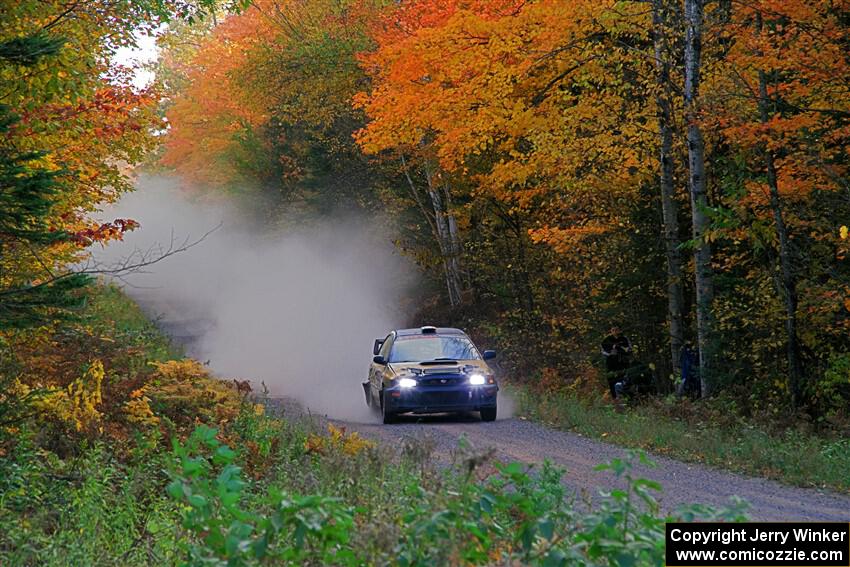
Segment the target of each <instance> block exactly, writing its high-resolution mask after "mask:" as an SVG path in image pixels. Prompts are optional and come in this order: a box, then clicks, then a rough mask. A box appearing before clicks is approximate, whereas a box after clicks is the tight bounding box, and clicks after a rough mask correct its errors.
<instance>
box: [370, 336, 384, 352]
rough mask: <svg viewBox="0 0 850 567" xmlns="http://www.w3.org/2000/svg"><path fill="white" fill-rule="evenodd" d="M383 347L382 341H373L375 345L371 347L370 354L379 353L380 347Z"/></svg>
mask: <svg viewBox="0 0 850 567" xmlns="http://www.w3.org/2000/svg"><path fill="white" fill-rule="evenodd" d="M382 346H384V339H375V344H374V345H372V354H378V353H379V352H381V347H382Z"/></svg>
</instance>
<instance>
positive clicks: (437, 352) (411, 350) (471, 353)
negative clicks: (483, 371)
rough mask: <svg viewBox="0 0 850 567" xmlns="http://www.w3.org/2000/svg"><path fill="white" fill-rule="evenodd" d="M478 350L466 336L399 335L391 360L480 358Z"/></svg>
mask: <svg viewBox="0 0 850 567" xmlns="http://www.w3.org/2000/svg"><path fill="white" fill-rule="evenodd" d="M479 358H480V357H479V356H478V351H477V350H475V346H474V345H473V344H472V342H471V341H470V340H469V339H467V338H466V337H442V336H436V335H431V336H428V337H421V336H420V337H399V338H398V339H396V341H395V343H393V348H392V351H391V352H390V360H389V361H390V362H423V361H426V360H438V359H449V360H478V359H479Z"/></svg>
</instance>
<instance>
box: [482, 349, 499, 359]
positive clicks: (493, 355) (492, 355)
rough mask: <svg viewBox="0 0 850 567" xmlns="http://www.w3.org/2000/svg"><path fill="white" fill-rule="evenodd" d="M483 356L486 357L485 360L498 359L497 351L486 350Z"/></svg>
mask: <svg viewBox="0 0 850 567" xmlns="http://www.w3.org/2000/svg"><path fill="white" fill-rule="evenodd" d="M483 356H484V360H492V359H494V358H496V351H495V350H485V351H484V355H483Z"/></svg>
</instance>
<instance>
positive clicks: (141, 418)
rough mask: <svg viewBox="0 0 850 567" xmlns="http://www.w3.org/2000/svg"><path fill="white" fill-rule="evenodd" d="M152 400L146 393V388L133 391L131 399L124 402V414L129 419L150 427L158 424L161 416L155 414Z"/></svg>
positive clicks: (131, 421)
mask: <svg viewBox="0 0 850 567" xmlns="http://www.w3.org/2000/svg"><path fill="white" fill-rule="evenodd" d="M150 401H151V399H150V398H149V397H147V396H146V395H145V391H144V388H139V389H138V390H134V391H133V392H131V393H130V399H129V400H127V401H126V402H124V414H125V415H126V417H127V421H129V422H130V423H136V424H139V425H146V426H150V427H154V426H156V425H158V424H159V418H158V417H157V416H156V415H154V413H153V410H152V409H151V406H150Z"/></svg>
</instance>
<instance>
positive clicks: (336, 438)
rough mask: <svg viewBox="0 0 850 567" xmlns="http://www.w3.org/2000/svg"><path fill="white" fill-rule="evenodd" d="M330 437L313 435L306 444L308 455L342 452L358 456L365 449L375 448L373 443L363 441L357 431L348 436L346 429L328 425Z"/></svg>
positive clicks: (309, 436) (305, 448)
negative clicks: (332, 451)
mask: <svg viewBox="0 0 850 567" xmlns="http://www.w3.org/2000/svg"><path fill="white" fill-rule="evenodd" d="M328 433H329V435H328V436H322V435H317V434H315V433H311V434H310V435H308V436H307V440H306V441H305V442H304V450H306V451H307V452H308V453H318V454H320V455H324V454H326V453H327V452H328V451H329V450H337V451H342V452H343V453H345V454H346V455H351V456H354V455H357V454H358V453H360V452H361V451H363V450H365V449H372V448H374V447H375V443H374V442H373V441H369V440H368V439H363V438H362V437H360V434H358V433H357V432H356V431H355V432H353V433H349V434H346V433H345V428H344V427H336V426H335V425H334V424H332V423H329V424H328Z"/></svg>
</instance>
